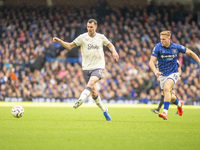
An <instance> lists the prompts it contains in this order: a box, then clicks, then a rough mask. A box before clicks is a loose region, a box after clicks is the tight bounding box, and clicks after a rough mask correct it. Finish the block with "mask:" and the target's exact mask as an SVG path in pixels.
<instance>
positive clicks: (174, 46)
mask: <svg viewBox="0 0 200 150" xmlns="http://www.w3.org/2000/svg"><path fill="white" fill-rule="evenodd" d="M170 46H171V47H172V48H177V47H179V46H181V45H179V44H177V43H173V42H171V45H170Z"/></svg>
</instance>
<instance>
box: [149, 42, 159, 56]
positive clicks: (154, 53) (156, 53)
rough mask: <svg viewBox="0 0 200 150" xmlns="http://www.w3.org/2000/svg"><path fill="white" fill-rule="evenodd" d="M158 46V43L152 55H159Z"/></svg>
mask: <svg viewBox="0 0 200 150" xmlns="http://www.w3.org/2000/svg"><path fill="white" fill-rule="evenodd" d="M158 49H159V48H158V46H157V45H156V46H155V47H154V49H153V52H152V54H151V55H152V56H155V57H158Z"/></svg>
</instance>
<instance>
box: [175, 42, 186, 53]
mask: <svg viewBox="0 0 200 150" xmlns="http://www.w3.org/2000/svg"><path fill="white" fill-rule="evenodd" d="M176 48H177V50H178V51H179V52H181V53H185V52H186V47H185V46H183V45H178V44H176Z"/></svg>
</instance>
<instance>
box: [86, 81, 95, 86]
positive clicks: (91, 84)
mask: <svg viewBox="0 0 200 150" xmlns="http://www.w3.org/2000/svg"><path fill="white" fill-rule="evenodd" d="M94 84H95V82H94V81H90V82H89V83H88V85H87V86H89V87H94Z"/></svg>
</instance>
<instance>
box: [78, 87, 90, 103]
mask: <svg viewBox="0 0 200 150" xmlns="http://www.w3.org/2000/svg"><path fill="white" fill-rule="evenodd" d="M89 95H90V91H89V90H88V89H85V90H83V92H82V93H81V95H80V97H79V99H82V101H84V100H85V99H86V98H87V97H88V96H89Z"/></svg>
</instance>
